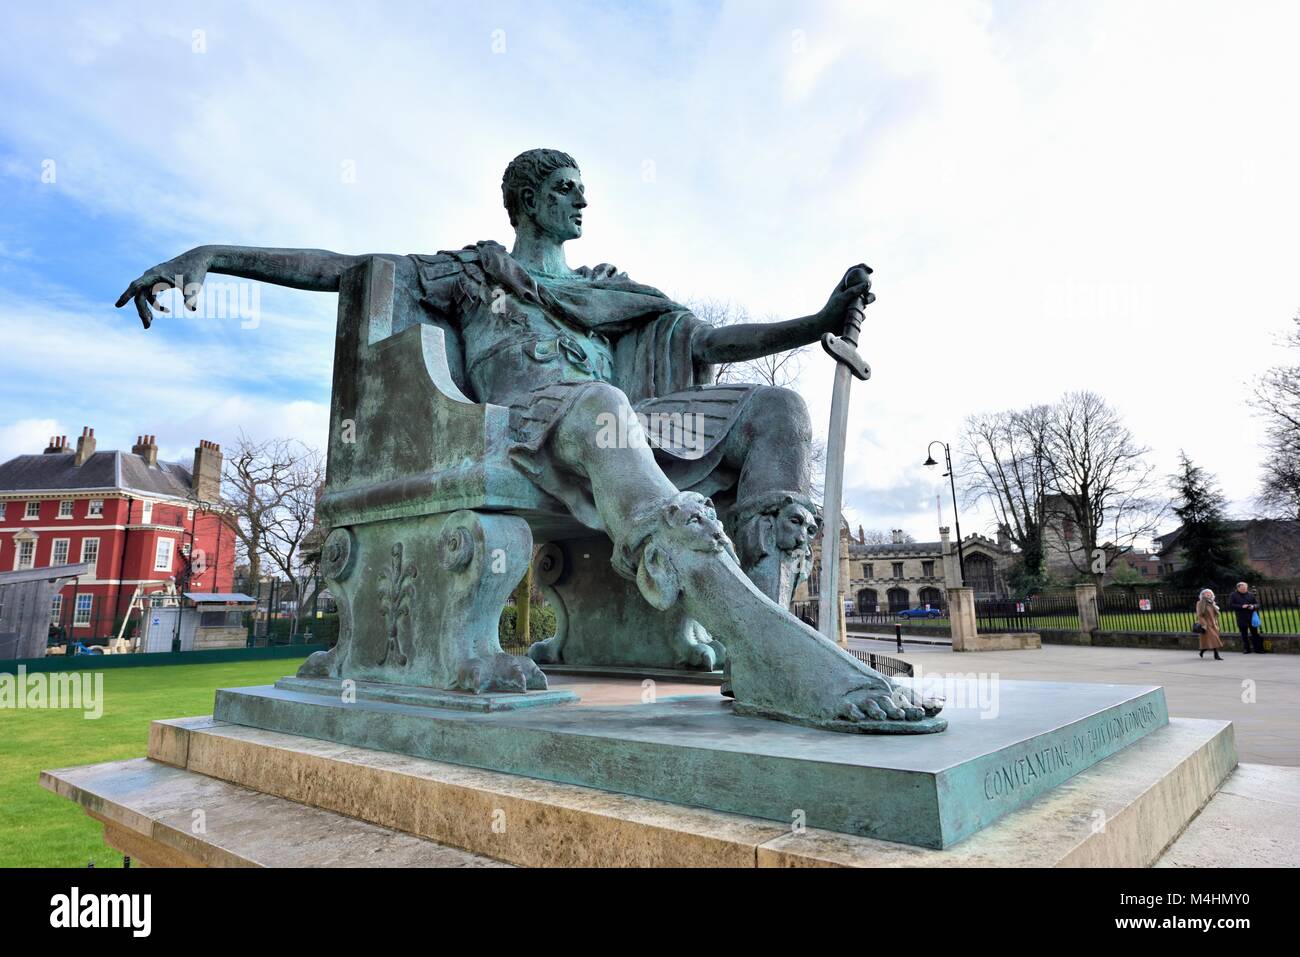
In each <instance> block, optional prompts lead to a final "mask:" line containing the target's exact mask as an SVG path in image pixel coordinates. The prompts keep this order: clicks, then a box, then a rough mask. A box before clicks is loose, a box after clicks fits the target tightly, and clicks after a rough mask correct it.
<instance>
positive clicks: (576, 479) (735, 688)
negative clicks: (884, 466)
mask: <svg viewBox="0 0 1300 957" xmlns="http://www.w3.org/2000/svg"><path fill="white" fill-rule="evenodd" d="M502 193H503V196H504V201H505V207H506V210H507V212H508V214H509V218H510V224H511V226H512V227H514V230H515V241H514V245H513V247H512V248H511V249H510V250H509V251H507V250H506V249H505V247H503V246H501V245H499V244H497V243H495V242H479V243H476V244H474V245H472V246H466V247H464V248H463V249H460V250H456V251H452V252H440V253H438V254H436V255H431V256H430V255H408V256H400V255H387V254H373V255H366V256H351V255H344V254H340V253H333V252H327V251H323V250H308V249H264V248H251V247H241V246H200V247H198V248H196V249H192V250H190V251H189V252H186V253H183V254H182V255H180V256H178V257H177V258H175V259H173V260H170V261H168V262H165V263H162V264H160V265H158V266H155V267H154V268H152V269H149V270H147V271H146V272H145V273H144V274H143V275H142V276H141V277H140V278H139V279H137V280H135V281H134V282H133V283H131V285H130V286H129V287H128V288H127V290H126V291H125V292H124V293H123V294H122V296H121V298H120V299H119V300H118V303H117V305H118V306H122V305H124V304H126V303H127V302H131V301H134V303H135V305H136V308H137V310H138V312H139V315H140V318H141V320H142V321H143V322H144V325H145V327H146V328H147V327H148V326H149V325H150V323H151V321H152V318H153V314H152V312H151V309H160V310H161V309H162V308H163V307H162V306H161V305H159V303H158V302H157V298H156V297H157V296H158V295H159V294H160V293H161V292H162V291H163V290H165V289H167V288H169V287H173V286H174V287H177V288H180V289H181V290H182V292H183V296H184V298H185V302H186V305H187V306H188V307H189V308H191V309H193V308H194V303H195V301H196V299H197V296H198V295H199V292H200V288H201V284H202V282H203V280H204V277H205V276H206V275H207V274H208V273H221V274H226V275H233V276H240V277H245V278H249V279H258V280H262V281H266V282H272V283H276V284H279V285H283V286H290V287H294V288H298V289H310V290H321V291H327V290H339V289H340V283H341V281H342V277H343V276H344V274H345V273H346V272H347V271H348V270H349V269H351V268H352V267H354V266H356V265H358V264H359V263H362V262H365V261H367V260H369V259H372V258H379V259H383V260H387V261H389V262H391V263H392V264H393V275H394V280H393V282H394V290H393V295H394V302H395V305H394V314H393V320H392V332H393V333H394V334H396V333H398V332H399V331H401V330H402V329H404V328H407V327H410V326H412V325H416V324H420V323H431V324H434V325H437V326H439V327H441V328H443V329H447V330H453V331H454V332H455V333H456V334H457V335H458V336H459V339H460V341H461V342H463V346H464V348H463V353H461V352H458V353H456V354H455V356H454V357H452V358H451V359H450V360H449V361H450V363H451V366H452V367H451V368H450V370H449V371H450V374H451V376H452V378H453V379H454V380H455V384H456V386H457V387H458V388H459V390H460V392H462V393H463V394H464V395H465V396H467V397H469V398H470V399H471V400H474V401H477V402H485V403H491V404H493V405H498V406H504V407H506V408H507V409H509V432H510V436H509V438H510V452H509V454H510V459H511V461H512V462H513V463H514V465H515V466H517V467H518V469H519V470H521V471H522V473H523V474H525V475H526V476H527V477H528V480H529V481H531V482H532V483H533V484H535V486H536V487H537V488H538V489H540V490H541V491H542V492H544V493H546V495H548V496H550V497H551V498H552V499H554V500H555V501H557V502H559V503H562V505H563V508H564V509H565V510H567V512H568V513H569V514H570V515H571V516H572V517H573V518H574V519H576V520H577V521H578V522H580V523H582V524H583V525H585V526H587V527H589V528H591V529H596V530H599V531H600V532H602V533H604V534H605V535H607V536H608V538H609V540H610V541H611V542H612V545H613V549H612V559H611V564H612V565H613V568H614V569H615V570H616V571H617V573H618V574H619V575H621V576H623V577H624V578H625V579H627V580H628V581H630V582H634V583H635V587H636V589H637V590H638V591H639V592H640V595H641V596H643V597H644V599H645V601H646V602H648V603H649V605H651V606H653V607H654V608H656V609H660V610H663V609H668V608H671V607H675V606H676V607H680V608H682V609H684V611H685V613H686V614H687V615H689V617H690V618H691V619H694V621H695V622H698V624H699V625H700V626H701V627H702V628H703V629H704V630H705V631H707V632H708V634H709V635H711V636H714V637H715V638H719V639H720V640H721V644H723V645H725V647H726V649H727V656H726V662H727V667H728V673H727V681H726V684H725V686H724V692H723V693H724V694H727V695H729V696H731V697H733V698H734V708H735V710H736V712H737V713H742V714H756V715H762V716H766V717H771V718H777V719H781V720H786V721H792V722H796V723H801V724H806V725H812V726H816V727H824V728H830V729H834V730H845V731H889V730H899V731H902V730H906V728H904V727H903V725H906V724H908V723H912V722H918V721H920V720H921V719H922V718H926V717H929V716H933V715H934V714H936V713H937V712H938V711H939V705H938V703H936V702H933V701H930V700H926V699H923V698H922V697H921V696H920V695H918V694H916V693H914V692H913V691H911V690H910V689H908V688H906V687H903V686H896V685H895V684H893V683H892V682H890V681H889V680H888V679H886V678H885V677H883V676H882V675H880V674H879V673H877V672H876V671H874V670H873V669H871V668H869V667H867V666H866V665H865V664H864V663H862V662H861V661H859V660H858V659H857V658H855V657H853V656H852V655H850V654H848V653H847V652H845V651H844V650H843V649H841V648H839V647H838V646H837V645H836V644H835V643H834V642H832V641H829V640H827V639H826V638H824V637H823V636H822V635H820V634H819V633H818V632H816V631H815V630H813V629H811V628H809V627H808V626H807V625H805V624H803V623H802V622H800V621H799V620H798V619H797V618H795V617H794V616H793V615H792V614H790V612H789V611H788V607H789V602H790V599H791V596H792V594H793V591H794V589H795V587H796V586H797V585H798V583H799V582H800V581H801V580H802V579H803V578H805V577H807V575H808V574H809V565H810V549H809V544H810V541H811V537H812V535H813V533H814V531H815V529H816V526H817V517H816V516H817V509H816V507H815V505H814V503H813V501H812V500H811V498H810V496H809V478H810V476H809V472H810V443H811V429H810V425H809V419H808V412H807V409H806V407H805V405H804V403H803V401H802V399H801V398H800V397H799V396H798V395H797V394H796V393H794V392H792V391H789V390H786V389H781V388H773V387H769V386H760V385H732V384H723V385H720V384H716V383H715V382H714V381H713V374H712V367H713V366H714V365H715V364H717V363H721V362H738V361H745V360H749V359H754V358H758V357H760V356H764V355H770V354H773V353H777V352H781V351H785V350H789V349H793V348H798V347H800V346H803V345H806V344H809V343H812V342H815V341H817V340H818V339H819V338H820V337H821V336H822V334H823V333H826V332H838V331H840V330H841V329H842V328H843V327H844V324H845V320H846V313H847V310H848V309H849V308H850V307H853V306H859V307H860V305H861V304H863V303H868V302H871V301H872V300H873V299H874V295H873V294H872V292H871V283H870V279H869V275H868V273H869V270H867V269H866V267H865V266H861V265H859V266H855V267H853V268H851V269H849V270H848V271H847V272H846V273H845V275H844V278H843V280H842V281H841V282H840V283H838V284H837V285H836V287H835V289H834V290H833V291H832V292H831V295H830V297H829V299H828V300H827V302H826V305H825V306H823V307H822V308H821V309H820V310H818V311H817V312H815V313H813V314H811V315H808V316H804V317H802V318H797V319H791V320H788V321H784V322H772V323H758V324H740V325H731V326H713V325H710V324H708V323H706V322H703V321H702V320H700V319H699V318H697V317H696V316H694V315H693V314H692V313H691V312H690V311H689V310H687V309H685V308H683V307H682V306H681V305H679V304H678V303H675V302H673V301H672V300H671V299H669V298H668V297H667V296H666V295H664V294H663V293H662V292H660V291H659V290H658V289H655V288H653V287H651V286H646V285H642V284H640V283H638V282H635V281H634V280H632V279H630V278H629V277H628V276H627V274H626V273H623V272H619V271H618V270H617V269H615V268H614V267H613V266H611V265H608V264H602V265H598V266H594V267H586V266H584V267H580V268H577V269H573V268H570V266H569V265H568V263H567V261H566V259H565V253H564V244H565V243H566V242H568V241H569V240H572V239H577V238H578V237H580V236H581V235H582V225H583V215H584V210H585V208H586V206H587V200H586V191H585V188H584V185H583V182H582V176H581V174H580V173H579V171H578V165H577V163H576V162H575V161H574V159H573V158H572V157H570V156H568V155H567V154H565V153H562V152H559V151H557V150H549V149H537V150H530V151H528V152H526V153H523V154H521V155H520V156H518V157H516V158H515V159H514V160H513V161H512V162H511V163H510V165H509V166H508V167H507V169H506V172H505V176H504V178H503V181H502ZM336 388H337V383H336ZM400 561H401V559H400V555H398V564H397V565H395V566H394V574H395V575H397V574H398V573H399V572H400V568H399V567H398V566H399V565H400ZM395 629H396V626H395V625H394V630H395ZM394 633H395V632H394ZM394 640H395V641H396V639H394ZM394 647H395V648H396V647H397V646H396V645H395V646H394ZM535 650H538V651H539V653H538V654H535V655H534V657H537V658H540V659H541V660H543V661H544V660H545V654H546V651H545V648H544V647H543V648H541V649H535ZM395 654H401V651H400V648H399V649H398V650H397V651H395ZM494 657H495V656H494ZM527 665H530V666H531V665H532V663H531V662H528V663H527ZM459 672H460V674H462V675H464V676H465V677H463V678H458V679H457V681H458V683H459V684H460V685H461V686H463V687H466V688H469V689H470V690H473V691H476V692H483V691H492V690H500V689H501V688H503V687H505V686H506V685H508V684H509V681H511V680H513V681H515V682H518V681H519V676H520V675H521V674H523V675H525V676H534V675H535V676H536V680H538V681H540V682H544V679H542V678H541V677H540V673H539V672H537V669H536V667H535V666H532V667H527V666H525V665H523V664H521V665H520V668H518V669H514V670H513V671H512V667H511V666H510V662H508V661H507V662H504V667H503V664H502V662H495V663H484V662H475V661H473V660H471V661H468V662H467V663H466V664H465V665H464V666H463V667H461V668H460V669H459ZM497 674H506V675H507V676H508V677H507V679H506V685H498V684H497V683H496V678H495V677H494V676H495V675H497ZM509 675H513V678H510V677H509ZM532 680H534V679H533V678H526V682H531V681H532ZM527 686H528V687H535V686H538V687H544V683H542V684H536V685H535V684H532V683H528V684H527ZM892 725H898V726H897V727H894V726H892ZM914 727H917V728H918V729H919V726H916V725H914ZM941 728H942V722H937V723H936V722H928V723H927V729H928V730H941Z"/></svg>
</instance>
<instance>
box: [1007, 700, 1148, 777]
mask: <svg viewBox="0 0 1300 957" xmlns="http://www.w3.org/2000/svg"><path fill="white" fill-rule="evenodd" d="M1160 720H1161V716H1160V713H1159V712H1158V711H1157V710H1156V707H1155V705H1154V704H1153V703H1152V702H1150V701H1147V702H1144V703H1142V704H1139V705H1137V706H1135V707H1133V708H1131V709H1129V710H1128V711H1125V712H1124V713H1122V714H1115V715H1108V716H1106V717H1105V718H1103V719H1102V720H1100V721H1098V722H1096V723H1094V724H1092V725H1090V726H1088V727H1087V728H1084V729H1083V730H1080V731H1075V732H1074V733H1073V734H1071V736H1070V741H1069V742H1068V744H1067V743H1066V742H1065V741H1063V740H1062V741H1058V742H1056V743H1053V744H1050V745H1048V746H1046V747H1044V748H1040V749H1038V750H1037V751H1034V752H1033V753H1031V754H1027V755H1025V756H1024V757H1021V758H1017V759H1016V760H1014V761H1008V762H1007V763H1005V764H1001V765H999V766H998V767H996V768H993V769H991V770H990V771H989V772H988V773H987V774H985V775H984V798H985V800H988V801H993V800H997V799H998V798H1002V797H1006V796H1008V795H1011V794H1014V793H1015V792H1017V791H1019V790H1021V789H1022V788H1026V787H1029V786H1030V785H1032V784H1034V783H1035V782H1037V781H1039V780H1040V779H1043V778H1048V779H1053V783H1056V781H1057V780H1063V779H1065V778H1067V777H1069V776H1070V775H1071V774H1073V773H1074V769H1075V768H1076V766H1078V765H1080V764H1082V765H1084V766H1087V765H1089V764H1091V763H1093V761H1094V760H1096V759H1097V755H1098V752H1103V751H1107V750H1109V749H1112V747H1113V746H1114V745H1116V744H1118V743H1119V742H1121V741H1123V740H1124V739H1126V738H1132V737H1137V735H1136V733H1135V732H1138V731H1139V730H1142V731H1145V730H1146V729H1148V728H1150V727H1151V726H1152V725H1154V724H1159V723H1160ZM1102 756H1103V757H1104V756H1105V755H1104V754H1103V755H1102Z"/></svg>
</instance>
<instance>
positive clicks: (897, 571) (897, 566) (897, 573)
mask: <svg viewBox="0 0 1300 957" xmlns="http://www.w3.org/2000/svg"><path fill="white" fill-rule="evenodd" d="M894 577H895V578H902V577H903V563H902V562H894Z"/></svg>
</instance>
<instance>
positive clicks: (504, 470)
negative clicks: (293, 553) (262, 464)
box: [320, 256, 554, 525]
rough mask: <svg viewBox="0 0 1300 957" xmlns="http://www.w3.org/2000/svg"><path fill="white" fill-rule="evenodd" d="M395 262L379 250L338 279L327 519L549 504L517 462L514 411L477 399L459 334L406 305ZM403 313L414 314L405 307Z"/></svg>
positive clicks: (323, 502)
mask: <svg viewBox="0 0 1300 957" xmlns="http://www.w3.org/2000/svg"><path fill="white" fill-rule="evenodd" d="M396 279H397V267H396V264H395V263H394V262H393V261H392V260H390V259H386V258H383V257H378V256H376V257H371V258H369V259H367V260H365V261H364V262H361V263H359V264H357V265H356V266H353V267H352V268H350V269H348V270H347V271H346V272H345V273H344V274H343V277H342V281H341V283H340V285H339V308H338V324H337V328H336V335H335V342H334V376H333V389H332V392H331V396H330V436H329V446H328V459H327V465H326V481H325V493H324V495H323V496H322V497H321V503H320V512H321V515H322V517H323V518H324V519H325V520H326V521H328V522H329V524H331V525H340V524H351V523H356V522H366V521H377V520H383V519H387V518H398V517H403V516H411V515H419V514H438V513H442V512H448V511H455V510H457V509H462V508H484V509H492V510H515V509H525V510H526V509H536V508H542V509H543V510H550V508H551V507H552V506H553V505H554V503H553V502H552V501H550V500H549V498H548V497H547V496H545V495H543V494H542V493H541V492H540V491H538V490H537V489H536V488H535V487H534V486H533V485H532V483H531V482H530V481H528V480H527V478H526V477H525V476H524V475H523V474H522V473H521V472H519V470H518V469H517V468H516V467H515V466H514V465H513V464H512V463H511V462H510V460H509V446H510V438H509V433H508V426H509V410H508V409H506V408H504V407H503V406H498V405H492V404H490V403H479V402H475V401H473V400H472V399H470V397H469V396H467V395H466V394H465V392H464V391H462V389H461V387H460V385H459V384H458V383H457V382H456V376H455V375H454V373H453V369H456V370H460V369H463V367H464V359H463V351H462V348H463V347H462V345H461V342H460V337H459V336H458V335H456V334H455V330H452V329H448V328H447V327H446V326H445V325H442V324H435V323H433V322H424V321H419V320H418V318H416V319H415V321H412V318H413V317H412V316H411V315H409V312H408V310H406V309H402V310H398V309H397V308H396V304H397V302H398V297H399V296H401V295H402V294H403V291H402V290H399V289H398V288H397V284H396ZM403 313H407V314H403Z"/></svg>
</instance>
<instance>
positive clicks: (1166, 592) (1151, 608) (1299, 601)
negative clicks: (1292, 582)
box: [1097, 585, 1300, 635]
mask: <svg viewBox="0 0 1300 957" xmlns="http://www.w3.org/2000/svg"><path fill="white" fill-rule="evenodd" d="M1251 591H1253V592H1254V594H1255V597H1256V598H1257V599H1258V601H1259V606H1260V608H1259V616H1260V621H1261V625H1260V629H1259V630H1260V633H1261V634H1265V635H1297V634H1300V589H1297V588H1294V587H1287V586H1274V585H1259V586H1256V587H1255V588H1252V589H1251ZM1232 592H1233V588H1232V586H1231V585H1229V586H1228V587H1226V588H1215V589H1214V594H1215V601H1216V602H1218V605H1219V627H1220V628H1221V629H1222V630H1223V631H1224V632H1225V633H1231V632H1235V631H1237V618H1236V615H1234V614H1233V613H1232V612H1231V611H1230V610H1229V608H1228V602H1229V601H1230V600H1231V597H1232ZM1199 594H1200V590H1199V589H1180V590H1173V589H1163V588H1145V589H1141V588H1106V589H1104V590H1103V591H1102V592H1101V594H1100V595H1099V596H1098V601H1097V603H1098V606H1099V607H1098V609H1097V610H1098V613H1099V626H1100V628H1101V630H1102V631H1169V632H1190V631H1191V630H1192V624H1193V623H1194V622H1195V620H1196V600H1197V596H1198V595H1199Z"/></svg>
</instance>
